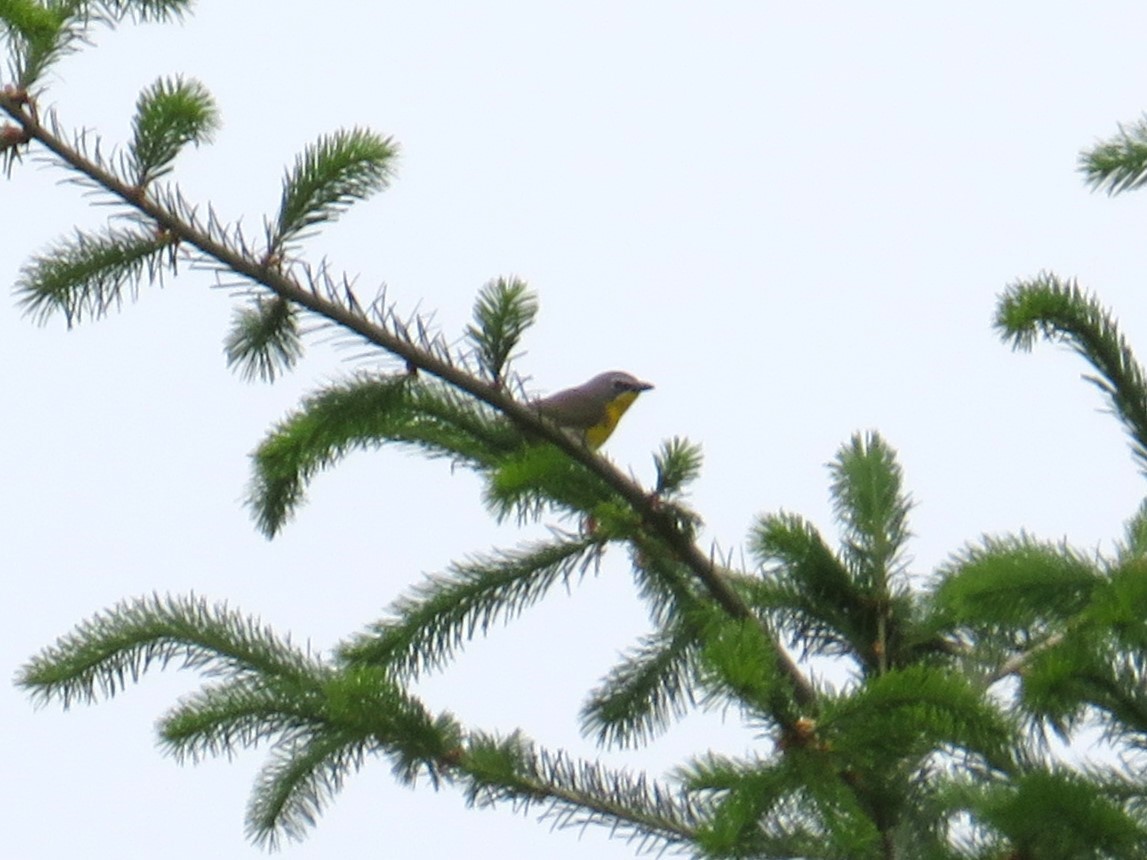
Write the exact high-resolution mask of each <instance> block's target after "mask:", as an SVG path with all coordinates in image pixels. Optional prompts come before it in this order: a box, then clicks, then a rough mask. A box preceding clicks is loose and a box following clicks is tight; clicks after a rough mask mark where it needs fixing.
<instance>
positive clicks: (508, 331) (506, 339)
mask: <svg viewBox="0 0 1147 860" xmlns="http://www.w3.org/2000/svg"><path fill="white" fill-rule="evenodd" d="M537 315H538V297H537V295H536V294H535V293H533V292H531V291H530V288H529V287H528V286H527V285H526V282H525V281H520V280H518V279H517V278H498V279H496V280H493V281H490V282H489V283H487V284H486V285H485V286H484V287H482V289H481V291H480V292H479V293H478V299H477V301H475V302H474V324H473V325H469V326H467V327H466V337H468V338H469V339H470V342H471V343H472V344H473V345H474V351H475V353H476V354H477V357H478V365H479V367H481V368H482V372H483V373H485V374H486V376H487V377H489V378H490V380H492V381H493V382H494V384H496V385H497V384H500V383H501V382H502V381H503V380H505V378H506V372H507V368H508V365H509V362H510V359H511V358H513V357H514V350H516V349H517V348H518V344H519V343H520V342H521V340H522V335H523V334H525V332H526V329H528V328H529V327H530V326H531V325H533V324H534V320H535V318H536V317H537Z"/></svg>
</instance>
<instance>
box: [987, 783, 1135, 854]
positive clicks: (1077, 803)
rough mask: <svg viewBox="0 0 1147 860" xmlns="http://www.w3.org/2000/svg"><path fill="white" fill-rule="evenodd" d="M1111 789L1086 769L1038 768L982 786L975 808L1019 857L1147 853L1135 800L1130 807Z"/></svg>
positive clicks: (1012, 852)
mask: <svg viewBox="0 0 1147 860" xmlns="http://www.w3.org/2000/svg"><path fill="white" fill-rule="evenodd" d="M1097 788H1098V790H1097ZM1107 794H1108V792H1106V791H1104V790H1103V787H1102V786H1098V787H1097V785H1096V782H1095V780H1093V779H1088V778H1087V777H1085V776H1084V775H1082V774H1077V773H1071V772H1068V771H1064V770H1050V771H1033V772H1031V773H1027V774H1024V775H1022V776H1021V777H1020V778H1019V779H1018V780H1016V781H1014V782H1012V783H1011V784H1009V785H997V786H990V787H989V788H988V789H986V790H985V791H983V792H982V793H981V794H980V798H979V799H978V801H977V802H976V803H975V809H974V814H975V817H976V818H977V819H978V820H979V821H981V822H983V823H984V824H986V825H987V826H988V827H989V828H991V829H992V830H994V831H995V832H997V833H999V834H1000V835H1002V836H1003V837H1004V838H1006V839H1007V841H1008V844H1009V845H1010V846H1011V849H1012V850H1011V851H1009V852H1007V853H1009V854H1011V856H1015V857H1079V858H1101V857H1142V856H1145V855H1147V829H1145V828H1144V825H1143V820H1142V814H1141V812H1140V811H1138V810H1135V805H1136V804H1135V803H1134V802H1133V803H1132V804H1129V805H1128V807H1129V808H1126V809H1125V808H1123V806H1122V804H1121V803H1119V802H1117V801H1116V800H1115V799H1113V798H1112V797H1110V796H1105V795H1107ZM1133 810H1135V811H1133Z"/></svg>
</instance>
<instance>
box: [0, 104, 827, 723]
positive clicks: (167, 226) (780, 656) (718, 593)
mask: <svg viewBox="0 0 1147 860" xmlns="http://www.w3.org/2000/svg"><path fill="white" fill-rule="evenodd" d="M31 107H32V106H31V105H30V104H29V103H28V102H27V100H26V99H25V100H21V99H20V98H19V97H18V94H16V93H12V92H9V91H0V110H3V111H4V112H5V113H6V114H8V116H9V117H11V118H12V120H13V121H14V122H15V123H17V125H18V126H19V127H20V129H21V130H22V133H23V136H24V137H26V138H27V139H29V140H35V141H37V142H38V143H39V144H40V145H42V146H43V147H45V148H46V149H47V150H48V151H50V152H52V153H53V154H54V155H56V156H57V157H58V158H59V159H60V160H61V161H62V162H63V163H64V164H66V165H68V166H69V167H70V168H72V169H73V170H75V171H76V172H77V173H80V174H82V175H83V176H85V177H87V178H88V179H90V180H91V181H92V182H94V183H96V184H97V185H99V186H100V187H102V188H104V189H105V190H107V191H109V192H110V193H111V194H113V195H115V196H116V197H118V198H119V199H120V200H122V201H123V202H124V203H126V204H128V205H129V206H131V207H132V208H134V209H136V210H138V211H139V212H142V213H143V214H145V215H147V216H148V217H149V218H151V219H152V220H153V221H155V223H156V225H157V226H158V228H159V229H160V230H163V231H166V232H168V233H169V234H170V235H171V236H173V237H174V238H175V239H176V240H177V241H179V242H181V243H185V244H187V245H190V246H192V247H194V248H195V249H197V250H198V251H199V252H200V253H201V254H203V255H204V256H206V257H208V258H210V259H212V260H214V261H216V262H217V263H218V264H220V265H221V266H222V267H224V268H226V269H228V270H230V271H232V272H235V273H237V274H239V275H242V276H243V277H245V278H248V279H249V280H251V281H253V282H255V283H257V284H261V285H263V286H264V287H266V288H267V289H269V290H271V291H272V292H274V293H275V294H277V295H279V296H281V297H282V298H284V299H286V300H287V301H290V302H294V303H295V304H297V305H300V306H301V307H304V308H306V309H308V310H310V311H312V312H314V313H316V314H318V315H319V316H322V317H325V318H326V319H329V320H331V321H332V322H334V323H336V324H337V325H339V326H342V327H343V328H345V329H347V330H348V331H351V332H354V333H355V334H357V335H359V336H360V337H362V338H363V339H364V340H366V341H368V342H370V343H373V344H375V345H376V346H379V347H381V348H382V349H384V350H386V351H387V352H390V353H392V354H393V355H396V356H398V357H399V358H401V359H403V360H404V361H405V363H406V365H407V367H413V368H417V369H418V370H420V371H424V372H426V373H428V374H430V375H432V376H435V377H437V378H439V379H441V380H443V381H445V382H447V383H449V384H451V385H453V386H455V387H457V388H459V389H461V390H463V391H465V392H467V393H468V394H470V395H472V396H473V397H475V398H477V399H478V400H480V401H482V402H483V403H486V404H488V405H489V406H491V407H493V408H494V409H497V410H498V411H499V412H501V413H503V414H504V415H506V416H507V417H508V418H509V419H510V420H511V421H513V422H514V424H516V425H517V426H519V427H521V428H522V429H523V430H525V431H527V432H529V433H530V434H532V435H535V436H539V437H541V438H544V439H545V440H546V441H548V442H550V443H552V444H554V445H556V446H557V447H558V448H560V449H561V450H562V451H563V452H565V453H566V454H567V455H568V456H569V457H571V458H572V459H573V460H575V461H577V462H578V463H580V464H582V465H583V466H585V467H586V468H587V469H589V470H590V471H591V472H593V473H594V474H595V475H597V476H598V477H599V478H601V479H602V480H603V481H604V482H605V483H606V484H607V485H608V486H609V487H610V488H611V489H613V490H614V491H615V492H617V493H618V495H620V496H621V497H622V498H623V499H625V500H626V501H627V502H628V503H629V504H630V505H632V506H633V508H634V510H635V511H637V513H638V514H639V515H640V516H641V519H642V522H643V523H644V524H645V525H646V527H648V528H649V529H650V531H651V532H653V533H654V534H655V535H656V536H657V537H658V538H659V539H660V540H661V541H662V542H663V543H664V544H665V545H666V546H668V547H669V548H670V549H671V550H672V551H673V552H674V554H675V555H676V556H677V557H678V558H679V559H680V560H681V561H682V563H684V564H685V565H686V566H687V567H688V568H689V569H690V570H691V571H692V573H693V574H694V575H695V576H696V577H697V578H698V579H699V580H701V582H702V583H703V584H704V586H705V588H706V589H707V590H708V592H709V594H710V595H711V596H712V598H713V599H714V600H715V601H716V602H717V603H718V604H719V605H720V606H721V607H722V608H723V609H724V610H725V611H726V612H728V613H729V615H731V616H732V617H734V618H737V619H752V620H754V621H755V622H756V623H758V624H760V625H761V627H762V629H764V630H765V635H766V636H768V637H769V639H770V640H771V641H772V642H773V645H774V647H775V650H776V655H777V663H778V666H779V668H780V670H781V673H782V674H783V675H784V676H785V677H786V678H787V679H788V680H789V683H790V684H791V685H792V691H793V697H794V699H795V701H796V703H797V705H798V706H799V707H800V708H802V709H804V710H806V711H808V712H812V713H815V710H816V704H817V702H816V699H817V697H816V691H815V690H814V689H813V686H812V684H811V683H810V681H809V680H808V679H807V678H806V677H805V676H804V673H803V672H802V671H801V669H800V667H799V666H797V664H796V662H795V661H794V660H793V659H792V658H791V657H790V656H789V654H788V653H787V652H786V651H785V650H784V648H783V647H782V645H781V643H780V642H779V641H777V640H776V638H775V637H773V636H772V635H771V633H770V632H769V631H768V630H767V629H765V625H764V623H763V622H762V621H761V619H759V618H758V617H757V616H756V614H755V613H754V612H753V611H752V609H751V608H750V607H749V605H748V604H747V603H745V601H744V600H742V599H741V596H740V595H739V594H737V592H736V591H735V590H734V589H733V588H732V587H731V586H730V584H729V582H728V580H727V578H726V577H725V576H724V575H723V574H722V573H721V571H720V570H719V568H718V567H717V566H716V565H715V564H714V563H713V562H712V560H711V559H710V558H709V557H708V556H707V555H706V554H705V553H704V552H702V550H701V549H700V548H699V547H698V546H697V545H696V544H695V543H694V542H693V540H692V539H691V538H690V537H689V536H688V535H687V534H686V533H685V532H684V531H682V529H681V528H679V527H678V525H677V523H676V522H675V521H674V518H673V516H672V512H670V511H666V510H664V509H663V508H662V507H661V506H659V505H658V504H657V503H656V500H655V499H654V498H653V497H652V496H651V495H650V494H649V493H648V492H647V491H646V490H645V489H644V488H643V487H641V485H639V484H638V483H637V482H636V481H633V480H631V479H629V478H628V477H627V476H626V475H625V474H624V473H623V472H622V471H621V470H620V469H618V468H617V467H616V466H614V465H613V463H611V462H610V461H609V460H606V459H605V458H604V457H601V456H599V455H597V454H595V453H593V452H592V451H590V450H589V449H588V448H586V447H585V446H584V445H582V444H580V443H579V442H578V441H576V440H574V439H572V438H570V436H569V435H567V434H566V433H564V432H562V431H561V430H560V429H559V428H558V427H557V426H556V425H554V424H551V423H550V422H548V421H545V420H543V419H542V418H541V417H539V415H538V414H537V413H536V412H535V411H534V410H532V409H530V408H529V407H528V406H526V405H523V404H522V403H520V402H518V401H516V400H514V399H513V398H512V397H510V396H509V395H508V394H507V393H506V392H505V391H504V390H502V389H500V388H498V387H496V386H494V385H491V384H489V383H486V382H483V381H482V380H480V379H477V378H475V377H473V376H471V375H470V374H469V373H466V372H465V371H463V370H461V369H459V368H458V367H456V366H455V365H453V364H452V363H451V362H450V361H448V360H447V359H445V358H443V357H441V356H438V355H435V354H433V353H432V352H429V351H427V350H423V349H420V348H419V347H418V346H416V345H415V344H414V343H412V342H411V341H409V340H406V339H404V338H402V337H400V336H398V335H396V334H395V333H394V332H391V331H388V330H387V329H386V327H385V326H382V325H379V324H378V323H375V322H372V321H371V320H370V319H368V318H367V317H365V316H364V315H363V314H362V313H361V312H359V311H357V310H356V309H354V308H353V307H348V306H347V305H343V304H340V303H339V302H337V301H334V300H333V299H331V298H328V297H325V296H323V295H320V294H319V293H318V291H317V290H313V289H308V288H306V287H305V286H304V285H303V284H301V283H300V282H299V281H297V280H295V279H294V278H292V277H289V276H288V275H285V274H283V272H282V271H280V270H279V269H278V268H277V267H276V266H275V265H274V264H273V262H272V261H260V260H252V259H250V258H248V257H246V256H244V255H243V254H242V253H240V252H239V251H237V250H236V249H234V248H232V247H230V246H229V245H228V244H227V243H225V242H223V241H220V240H218V239H216V238H214V237H212V236H211V235H210V233H209V232H208V231H205V230H202V229H200V228H198V227H197V226H195V225H193V224H190V223H188V222H186V221H185V220H183V219H181V218H180V217H179V216H178V215H177V214H176V213H174V212H172V211H170V210H169V209H167V208H166V207H164V206H162V205H161V204H160V203H158V202H156V201H155V200H153V199H152V198H151V197H150V196H149V195H148V194H146V193H145V192H144V191H143V190H142V189H140V188H137V187H135V186H133V185H130V184H128V183H126V182H124V181H122V180H121V179H120V178H119V177H118V176H116V175H115V174H114V173H112V172H111V171H109V170H107V169H106V168H104V167H103V166H102V165H100V164H98V163H96V162H95V161H92V160H91V159H89V158H86V157H85V156H84V155H83V154H82V153H80V152H79V151H77V150H76V149H75V148H74V147H72V146H69V145H68V144H67V143H65V142H64V141H63V140H62V139H61V138H60V137H59V136H58V135H56V134H54V133H53V132H52V131H51V130H49V129H48V128H46V127H45V126H44V125H42V124H41V123H40V121H39V119H38V118H37V117H36V115H35V112H34V111H33V110H32V109H31ZM775 716H776V717H777V719H778V721H779V722H780V723H781V724H782V726H784V727H791V724H792V723H793V722H794V721H795V719H796V718H797V717H799V715H788V714H776V715H775Z"/></svg>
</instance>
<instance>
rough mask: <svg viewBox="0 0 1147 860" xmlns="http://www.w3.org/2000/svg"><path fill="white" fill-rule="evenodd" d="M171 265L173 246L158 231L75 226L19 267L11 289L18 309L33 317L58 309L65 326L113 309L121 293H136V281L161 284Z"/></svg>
mask: <svg viewBox="0 0 1147 860" xmlns="http://www.w3.org/2000/svg"><path fill="white" fill-rule="evenodd" d="M174 267H175V245H174V244H173V243H172V240H171V238H170V237H169V236H166V235H164V234H161V233H157V232H151V233H144V232H140V231H132V230H109V231H108V232H106V233H104V234H103V235H90V234H86V233H81V232H79V231H77V232H76V235H75V237H74V238H72V239H65V240H62V241H60V242H58V243H56V245H54V246H53V247H51V248H49V249H48V250H47V251H46V252H44V253H43V254H41V255H39V256H37V257H33V258H32V260H31V262H29V263H27V264H26V265H25V266H24V268H23V269H22V270H21V272H20V277H19V279H18V280H17V281H16V294H17V296H18V300H19V302H20V304H21V306H22V307H23V308H24V311H25V312H26V313H27V314H29V315H30V316H32V317H34V318H35V319H36V320H37V321H38V322H40V323H44V322H47V320H48V319H49V318H51V317H52V316H53V315H55V314H57V313H63V315H64V318H65V319H66V320H67V322H68V326H69V327H71V326H73V325H75V324H77V323H80V322H82V321H83V320H85V319H99V318H100V317H103V316H105V315H106V314H107V313H109V312H110V311H111V310H112V309H113V308H114V309H117V310H118V309H119V307H120V306H121V305H122V304H123V302H124V298H125V294H126V297H127V298H130V299H132V300H134V299H135V298H136V297H137V295H138V293H139V285H140V282H141V281H143V280H146V281H147V282H148V283H149V284H155V283H160V284H162V280H163V273H164V272H165V271H166V270H167V269H172V270H174Z"/></svg>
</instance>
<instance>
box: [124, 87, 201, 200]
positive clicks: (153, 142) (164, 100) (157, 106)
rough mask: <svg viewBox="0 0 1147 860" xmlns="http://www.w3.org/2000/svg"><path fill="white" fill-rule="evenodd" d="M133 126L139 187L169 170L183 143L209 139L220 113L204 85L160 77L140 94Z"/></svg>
mask: <svg viewBox="0 0 1147 860" xmlns="http://www.w3.org/2000/svg"><path fill="white" fill-rule="evenodd" d="M133 125H134V138H133V140H132V143H131V158H132V167H133V171H134V174H135V183H136V185H137V186H138V187H140V188H142V187H144V186H145V185H147V184H148V183H149V182H151V181H152V180H154V179H156V178H158V177H160V176H163V175H164V174H166V173H169V172H170V171H171V162H172V161H174V160H175V157H176V156H177V155H178V154H179V152H180V150H181V149H183V147H184V146H186V145H187V144H189V143H192V144H195V145H196V146H199V145H200V144H203V143H207V142H209V141H210V140H211V136H212V133H213V132H214V131H215V130H216V129H217V128H218V127H219V114H218V111H217V109H216V107H215V101H214V99H213V98H212V97H211V94H210V93H209V92H208V91H207V88H206V87H204V86H203V84H201V83H199V82H198V81H192V80H184V79H182V78H178V77H177V78H160V79H159V80H157V81H156V82H155V83H154V84H152V85H151V86H150V87H148V88H147V89H145V90H144V91H143V92H142V93H140V96H139V100H138V101H137V102H136V108H135V119H134V121H133Z"/></svg>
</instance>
